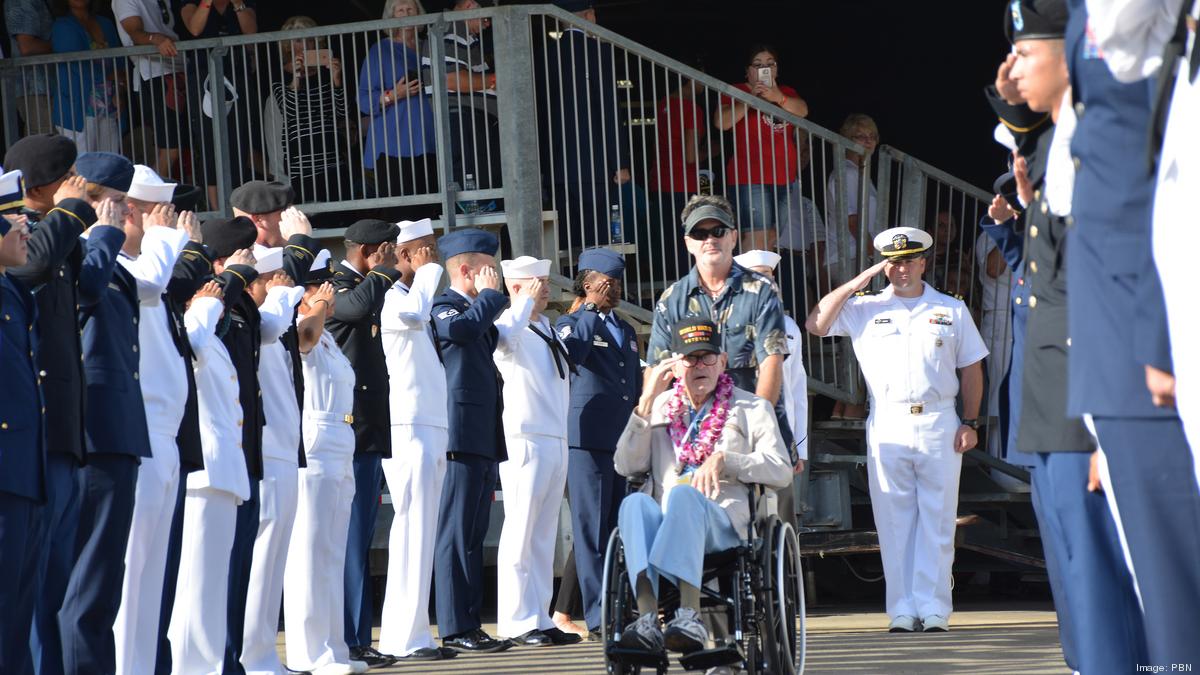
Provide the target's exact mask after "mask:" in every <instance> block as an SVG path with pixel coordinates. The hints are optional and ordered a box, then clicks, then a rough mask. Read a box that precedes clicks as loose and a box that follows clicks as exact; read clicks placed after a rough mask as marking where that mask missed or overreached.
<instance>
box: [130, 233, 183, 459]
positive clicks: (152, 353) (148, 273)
mask: <svg viewBox="0 0 1200 675" xmlns="http://www.w3.org/2000/svg"><path fill="white" fill-rule="evenodd" d="M187 241H188V237H187V233H186V232H183V231H180V230H175V229H172V228H169V227H162V226H153V227H147V228H146V234H145V236H144V237H143V238H142V252H141V254H140V255H139V256H138V257H136V258H131V257H129V256H127V255H125V254H124V253H122V254H121V255H119V256H117V262H119V263H120V264H121V266H122V267H124V268H125V269H126V270H128V271H129V273H130V274H131V275H132V276H133V278H134V281H136V282H137V294H138V304H139V305H140V307H141V309H140V315H139V318H138V345H137V346H136V347H134V349H136V350H138V361H139V365H138V373H139V374H140V379H139V380H138V381H139V382H140V383H141V385H142V402H143V404H144V405H145V408H146V424H147V426H148V427H149V429H150V431H151V432H152V433H156V434H165V435H168V436H170V437H171V438H175V436H177V435H178V434H179V423H180V422H182V421H183V409H184V406H185V404H186V402H187V394H188V385H187V369H188V368H189V367H190V366H189V364H188V362H187V361H186V360H185V359H184V357H183V356H182V355H181V354H180V353H179V348H178V347H176V346H175V340H174V339H173V338H172V337H171V321H172V319H171V316H170V314H169V313H168V312H167V305H166V303H164V302H163V300H162V296H163V293H165V292H166V290H167V284H168V283H170V281H171V272H172V270H174V269H175V259H176V258H178V257H179V254H180V253H181V252H182V251H183V247H184V245H186V244H187Z"/></svg>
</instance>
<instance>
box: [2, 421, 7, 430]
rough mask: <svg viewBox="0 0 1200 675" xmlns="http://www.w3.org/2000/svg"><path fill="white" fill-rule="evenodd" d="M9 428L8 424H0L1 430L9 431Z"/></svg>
mask: <svg viewBox="0 0 1200 675" xmlns="http://www.w3.org/2000/svg"><path fill="white" fill-rule="evenodd" d="M7 428H8V422H0V429H7Z"/></svg>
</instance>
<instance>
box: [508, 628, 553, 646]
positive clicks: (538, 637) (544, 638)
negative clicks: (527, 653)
mask: <svg viewBox="0 0 1200 675" xmlns="http://www.w3.org/2000/svg"><path fill="white" fill-rule="evenodd" d="M509 640H511V641H513V642H515V643H517V646H518V647H552V646H554V641H553V640H551V639H550V636H549V635H546V634H545V633H543V632H542V631H540V630H531V631H529V632H527V633H522V634H521V635H519V636H517V637H515V638H509Z"/></svg>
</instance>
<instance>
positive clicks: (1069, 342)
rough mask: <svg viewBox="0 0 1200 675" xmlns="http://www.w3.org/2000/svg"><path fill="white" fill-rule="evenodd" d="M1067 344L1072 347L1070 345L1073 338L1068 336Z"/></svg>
mask: <svg viewBox="0 0 1200 675" xmlns="http://www.w3.org/2000/svg"><path fill="white" fill-rule="evenodd" d="M1067 346H1068V347H1070V346H1071V338H1067Z"/></svg>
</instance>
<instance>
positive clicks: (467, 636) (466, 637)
mask: <svg viewBox="0 0 1200 675" xmlns="http://www.w3.org/2000/svg"><path fill="white" fill-rule="evenodd" d="M442 644H443V645H445V646H446V647H449V648H450V649H453V650H454V651H457V652H471V653H474V654H491V653H493V652H502V651H504V650H506V649H511V648H512V646H513V643H511V642H509V641H508V640H497V639H496V638H494V637H492V636H490V635H488V634H487V633H485V632H483V631H482V630H479V629H475V630H473V631H468V632H466V633H461V634H459V635H454V636H452V637H448V638H445V639H444V640H442Z"/></svg>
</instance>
